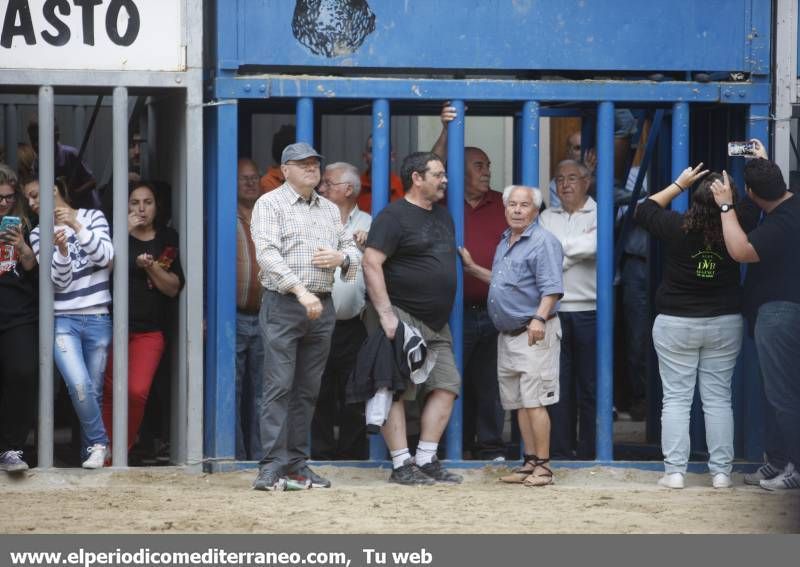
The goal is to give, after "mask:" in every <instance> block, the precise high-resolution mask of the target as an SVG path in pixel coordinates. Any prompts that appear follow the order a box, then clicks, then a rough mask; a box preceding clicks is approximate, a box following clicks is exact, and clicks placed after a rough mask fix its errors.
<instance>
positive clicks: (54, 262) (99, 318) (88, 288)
mask: <svg viewBox="0 0 800 567" xmlns="http://www.w3.org/2000/svg"><path fill="white" fill-rule="evenodd" d="M39 190H40V189H39V182H38V181H36V180H33V181H31V182H28V183H26V184H25V186H24V187H23V191H24V192H25V196H26V197H27V199H28V204H29V205H30V207H31V209H33V212H35V213H36V214H37V215H38V214H39ZM53 222H54V224H55V227H54V235H53V244H54V247H53V257H52V259H51V260H50V261H51V267H52V272H51V279H52V280H53V287H54V296H53V309H54V311H55V345H54V348H53V359H54V361H55V363H56V366H57V367H58V370H59V372H61V375H62V376H63V377H64V381H65V382H66V384H67V389H68V390H69V396H70V399H71V400H72V407H73V408H75V413H76V414H77V415H78V420H79V421H80V423H81V460H82V466H83V468H85V469H98V468H101V467H102V466H103V463H104V462H105V458H106V453H107V450H108V436H107V435H106V429H105V427H104V426H103V419H102V414H101V411H100V408H101V407H102V399H103V370H105V367H106V358H107V356H108V346H109V344H110V343H111V316H110V315H109V311H108V306H109V304H110V303H111V286H110V281H109V280H110V277H111V268H112V265H113V261H114V247H113V246H112V244H111V237H110V235H109V229H108V222H107V221H106V217H105V216H104V215H103V213H102V212H100V211H99V210H97V209H77V210H76V209H73V208H72V207H71V206H70V199H69V194H68V192H67V187H66V184H65V183H64V181H63V180H62V179H60V178H59V179H58V180H57V181H56V187H55V190H54V211H53ZM40 228H41V226H37V227H36V228H34V229H33V232H32V233H31V244H32V246H33V251H34V253H35V254H36V257H37V259H38V258H39V230H40ZM40 261H41V260H40Z"/></svg>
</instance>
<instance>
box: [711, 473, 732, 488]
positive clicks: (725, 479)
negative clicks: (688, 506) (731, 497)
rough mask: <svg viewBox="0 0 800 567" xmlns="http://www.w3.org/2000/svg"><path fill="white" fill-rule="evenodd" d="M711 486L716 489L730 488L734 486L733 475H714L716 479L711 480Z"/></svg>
mask: <svg viewBox="0 0 800 567" xmlns="http://www.w3.org/2000/svg"><path fill="white" fill-rule="evenodd" d="M711 486H713V487H714V488H730V487H731V486H733V481H731V475H729V474H725V473H724V472H718V473H717V474H715V475H714V478H712V479H711Z"/></svg>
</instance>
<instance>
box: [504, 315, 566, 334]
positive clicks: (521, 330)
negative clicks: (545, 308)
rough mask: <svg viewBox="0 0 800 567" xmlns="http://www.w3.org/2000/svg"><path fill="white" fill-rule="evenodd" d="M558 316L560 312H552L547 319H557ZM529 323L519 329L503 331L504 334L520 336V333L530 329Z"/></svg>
mask: <svg viewBox="0 0 800 567" xmlns="http://www.w3.org/2000/svg"><path fill="white" fill-rule="evenodd" d="M556 317H558V313H550V315H548V316H547V320H548V321H549V320H550V319H555V318H556ZM532 320H533V319H531V321H532ZM530 324H531V322H530V321H528V325H530ZM528 325H525V326H524V327H520V328H519V329H514V330H513V331H503V332H502V334H503V335H508V336H509V337H518V336H519V335H521V334H522V333H524V332H525V331H527V330H528Z"/></svg>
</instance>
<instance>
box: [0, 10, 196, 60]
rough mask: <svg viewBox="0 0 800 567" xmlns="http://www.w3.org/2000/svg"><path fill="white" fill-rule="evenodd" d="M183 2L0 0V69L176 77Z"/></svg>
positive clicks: (181, 54) (181, 43)
mask: <svg viewBox="0 0 800 567" xmlns="http://www.w3.org/2000/svg"><path fill="white" fill-rule="evenodd" d="M183 4H184V0H0V24H1V25H2V30H0V31H1V32H2V35H0V69H76V70H113V71H120V70H122V71H124V70H131V71H182V70H184V69H185V67H186V61H185V55H184V54H185V49H184V38H185V33H184V18H183V9H182V6H183Z"/></svg>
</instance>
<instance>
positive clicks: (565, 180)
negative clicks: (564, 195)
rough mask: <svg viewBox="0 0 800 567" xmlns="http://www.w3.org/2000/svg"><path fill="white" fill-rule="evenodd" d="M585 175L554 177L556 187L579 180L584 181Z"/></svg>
mask: <svg viewBox="0 0 800 567" xmlns="http://www.w3.org/2000/svg"><path fill="white" fill-rule="evenodd" d="M585 178H586V176H585V175H567V176H566V177H564V176H563V175H559V176H558V177H556V185H563V184H565V183H570V184H572V183H577V182H578V180H580V179H585Z"/></svg>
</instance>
